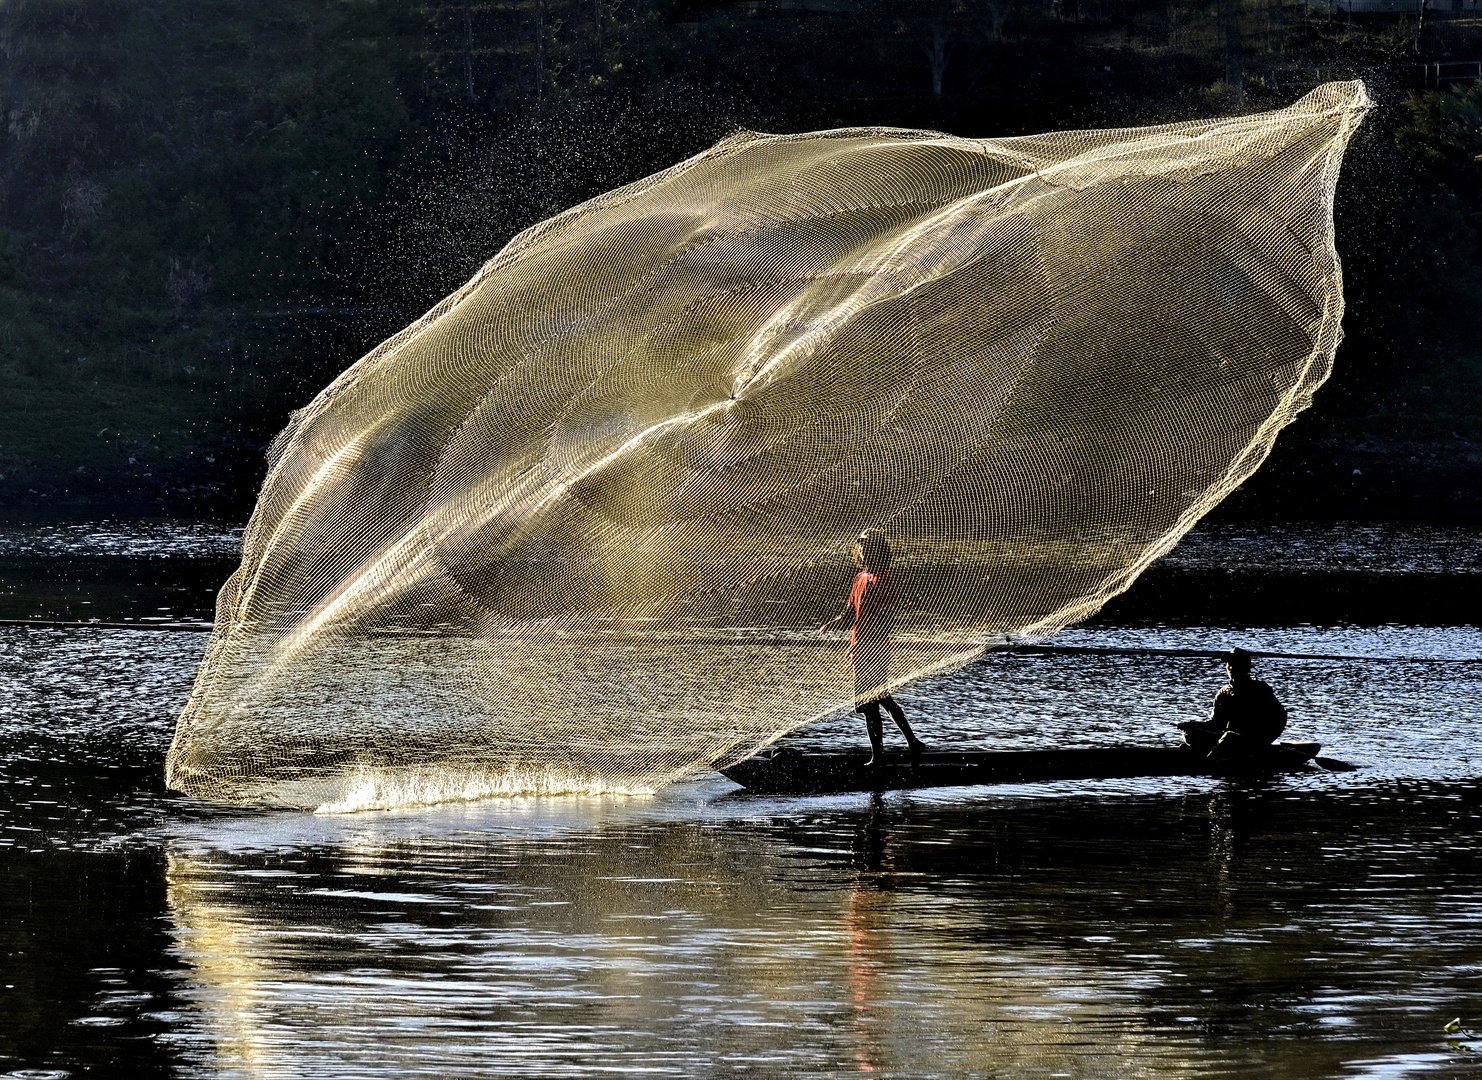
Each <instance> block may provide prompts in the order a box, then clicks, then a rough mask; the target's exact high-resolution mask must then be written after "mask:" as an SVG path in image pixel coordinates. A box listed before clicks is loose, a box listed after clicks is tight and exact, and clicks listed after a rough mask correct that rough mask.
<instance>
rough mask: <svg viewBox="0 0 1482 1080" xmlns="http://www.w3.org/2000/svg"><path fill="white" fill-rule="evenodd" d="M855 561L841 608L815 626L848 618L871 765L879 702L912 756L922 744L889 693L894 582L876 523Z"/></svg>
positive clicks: (881, 727) (878, 734)
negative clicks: (849, 584) (904, 739)
mask: <svg viewBox="0 0 1482 1080" xmlns="http://www.w3.org/2000/svg"><path fill="white" fill-rule="evenodd" d="M854 565H855V566H857V567H859V573H857V574H855V575H854V582H853V584H852V585H851V587H850V589H849V599H848V600H847V601H845V604H844V610H843V611H841V612H840V613H839V614H838V615H836V616H835V617H834V618H833V619H832V620H831V621H829V622H826V623H824V624H823V625H822V626H820V627H819V628H818V632H819V633H820V634H822V633H824V632H826V631H828V630H832V629H834V628H835V627H837V626H839V625H840V624H841V623H843V622H844V620H845V619H852V620H853V623H854V627H853V630H852V632H851V633H850V635H849V662H850V665H851V666H852V667H853V668H854V707H855V708H856V709H858V710H859V712H860V713H862V714H863V715H864V720H865V731H867V732H868V733H869V736H870V751H871V756H870V760H869V761H868V762H866V764H868V765H874V764H876V763H877V762H880V761H882V760H883V759H884V756H885V723H884V721H883V720H882V719H881V717H880V707H881V706H884V707H885V711H886V712H888V713H889V714H890V718H891V719H892V720H894V721H895V726H896V727H898V728H900V729H901V734H903V735H905V737H906V742H907V743H908V744H909V745H910V747H911V756H912V757H915V756H916V755H918V754H920V753H922V752H923V751H925V749H926V744H925V743H923V742H922V741H921V740H920V739H918V738H916V733H915V732H914V731H912V730H911V725H910V724H908V723H907V722H906V714H905V713H904V712H902V711H901V707H900V706H899V705H897V704H896V701H895V698H893V697H891V696H890V692H889V686H890V635H891V631H892V630H893V629H894V626H895V582H894V581H892V580H891V578H890V572H889V569H890V544H889V542H888V541H886V539H885V534H884V533H883V532H881V531H880V530H879V529H866V530H865V531H864V532H862V533H860V534H859V540H858V542H856V543H855V545H854Z"/></svg>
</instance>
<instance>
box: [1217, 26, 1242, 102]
mask: <svg viewBox="0 0 1482 1080" xmlns="http://www.w3.org/2000/svg"><path fill="white" fill-rule="evenodd" d="M1240 9H1241V5H1240V0H1220V5H1219V14H1220V25H1221V28H1222V29H1223V30H1224V37H1225V85H1226V86H1228V87H1229V88H1230V93H1231V94H1232V95H1233V96H1234V98H1235V104H1236V105H1237V106H1239V105H1244V104H1245V53H1244V48H1245V43H1244V41H1243V40H1242V37H1241V33H1240V15H1241V10H1240Z"/></svg>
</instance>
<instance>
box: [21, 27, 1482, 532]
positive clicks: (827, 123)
mask: <svg viewBox="0 0 1482 1080" xmlns="http://www.w3.org/2000/svg"><path fill="white" fill-rule="evenodd" d="M1428 32H1429V31H1428ZM1418 48H1419V44H1418V42H1417V38H1416V27H1415V24H1414V20H1408V21H1406V20H1403V19H1401V20H1398V21H1396V20H1394V19H1387V20H1380V21H1378V22H1375V23H1372V24H1356V23H1354V22H1353V21H1351V20H1347V19H1341V18H1334V17H1333V15H1332V14H1331V12H1330V11H1329V10H1328V9H1326V8H1324V7H1309V6H1308V5H1306V4H1300V3H1290V2H1283V0H1197V2H1196V0H1159V2H1154V0H425V2H420V0H251V2H249V0H4V2H3V3H0V65H3V67H0V75H3V77H0V109H3V115H4V128H3V130H0V507H5V508H10V509H11V510H13V511H18V510H26V511H30V512H36V513H53V512H56V510H55V508H57V507H60V506H63V505H64V504H65V505H70V506H74V507H76V508H78V512H85V513H97V512H100V510H101V511H109V510H122V511H139V510H144V511H156V512H160V511H169V512H200V513H224V514H243V513H245V511H246V508H247V507H248V506H250V502H251V496H252V490H253V487H254V485H255V484H256V483H257V481H258V480H259V479H260V475H261V471H260V470H261V448H262V446H263V444H264V443H265V442H266V441H267V440H268V439H270V438H271V436H272V434H273V433H274V432H275V431H276V430H277V429H278V428H279V427H281V425H282V424H283V423H284V421H285V418H286V416H287V413H288V411H289V410H291V409H292V408H295V407H298V406H300V405H302V404H303V403H304V402H305V401H307V400H308V399H309V398H310V397H311V396H312V395H313V393H314V392H315V391H316V390H317V389H318V388H319V387H320V386H322V385H323V384H324V383H325V382H326V381H327V380H328V379H329V378H331V377H332V376H333V375H334V374H335V373H336V372H338V371H339V370H341V369H343V368H344V367H345V366H346V365H347V364H348V363H350V362H351V361H353V360H354V359H355V358H356V357H357V356H358V355H360V354H361V353H362V352H364V351H365V350H366V349H368V348H369V347H371V346H372V345H374V344H375V343H376V342H377V341H378V340H380V339H381V338H382V337H384V336H386V335H387V334H389V333H391V332H393V331H395V330H396V329H397V328H399V327H400V326H401V325H403V324H404V323H405V322H406V321H407V320H409V319H411V318H414V317H416V316H417V315H418V314H420V313H421V312H422V311H424V310H425V309H426V308H427V307H429V306H430V305H431V304H433V303H435V302H436V301H437V300H438V299H439V298H440V297H441V296H442V295H444V294H445V293H447V292H448V291H450V290H451V289H453V288H455V287H456V286H457V285H458V284H460V283H461V282H462V281H463V280H465V279H466V278H467V276H468V275H469V274H470V273H472V272H473V271H474V270H475V269H476V268H477V267H478V265H479V264H480V263H482V262H483V261H484V260H486V259H487V258H489V257H490V256H492V255H493V254H494V253H495V252H497V251H498V249H499V248H500V247H501V246H502V245H503V244H504V243H505V242H506V241H507V240H508V239H509V238H510V236H512V235H513V234H514V233H516V232H517V231H519V230H520V229H522V228H525V227H527V226H528V225H530V224H533V223H534V222H536V221H539V220H541V219H542V218H544V217H547V216H549V215H550V214H553V213H556V212H558V211H560V210H561V209H564V208H565V207H567V206H570V205H572V204H574V203H577V202H580V201H581V200H583V199H586V198H590V197H592V196H593V195H596V194H599V193H600V192H602V191H605V190H608V189H610V188H612V187H615V186H617V185H619V184H622V183H626V182H628V181H630V180H633V179H635V178H638V177H640V176H643V175H645V174H647V173H650V172H653V171H655V170H657V169H660V168H663V167H665V166H667V165H669V164H672V163H673V162H674V161H676V160H678V159H680V158H683V157H685V156H687V155H689V154H692V153H695V152H697V151H699V150H701V149H703V148H704V147H706V146H708V145H710V144H711V143H712V142H714V141H715V140H716V139H718V138H720V137H722V136H724V135H726V134H728V133H729V132H731V131H734V130H735V129H736V128H738V127H749V128H753V129H759V130H773V131H786V130H807V129H817V128H825V127H833V126H840V125H851V124H890V125H899V126H906V127H932V128H940V129H945V130H949V131H953V132H955V133H958V134H962V135H969V136H973V135H1001V134H1014V133H1020V132H1027V131H1035V130H1044V129H1053V128H1057V127H1078V126H1093V125H1109V124H1134V123H1151V122H1158V121H1161V120H1172V119H1181V118H1187V117H1191V116H1201V115H1212V114H1216V113H1219V112H1221V111H1230V110H1241V109H1254V108H1268V107H1274V106H1277V105H1281V104H1285V103H1287V102H1289V101H1291V100H1292V99H1293V98H1295V97H1296V96H1298V95H1299V94H1300V93H1302V92H1303V91H1304V89H1305V88H1307V87H1309V86H1310V85H1312V84H1313V83H1314V82H1315V81H1317V80H1318V79H1319V78H1330V77H1343V76H1344V75H1346V74H1348V73H1349V72H1350V71H1355V70H1356V71H1358V72H1359V73H1362V74H1364V75H1365V77H1367V78H1369V79H1371V80H1372V81H1375V82H1377V84H1378V85H1379V87H1380V91H1381V97H1382V99H1383V100H1385V101H1387V102H1389V103H1390V105H1389V107H1388V108H1387V110H1386V109H1381V110H1380V115H1379V116H1378V117H1377V118H1376V121H1375V122H1374V123H1373V124H1371V125H1370V127H1369V130H1368V131H1366V132H1365V134H1364V136H1363V139H1362V140H1361V142H1360V145H1359V146H1358V147H1357V148H1356V153H1355V154H1354V155H1353V156H1352V157H1351V160H1350V177H1349V178H1347V179H1346V180H1345V185H1344V192H1345V195H1344V200H1345V201H1344V202H1342V203H1341V204H1340V207H1339V216H1340V233H1341V238H1342V243H1343V245H1344V254H1345V258H1346V260H1347V262H1346V265H1347V268H1348V274H1349V282H1350V320H1349V339H1348V341H1349V343H1348V345H1347V346H1345V353H1344V356H1343V361H1342V363H1343V365H1344V366H1343V367H1342V369H1341V370H1343V371H1345V372H1352V373H1355V374H1353V375H1352V376H1347V377H1346V378H1347V381H1346V382H1341V383H1340V386H1339V387H1338V390H1337V392H1335V394H1334V395H1332V400H1334V401H1339V402H1344V401H1346V402H1347V403H1348V404H1347V405H1345V406H1344V407H1343V408H1339V409H1337V410H1336V411H1335V415H1338V416H1340V417H1347V419H1346V420H1344V421H1343V422H1345V423H1350V424H1351V425H1352V424H1358V425H1360V426H1362V425H1363V424H1366V423H1369V421H1370V420H1371V419H1372V418H1373V416H1375V415H1378V413H1377V412H1376V406H1375V405H1374V401H1375V398H1374V394H1373V392H1372V389H1373V388H1374V387H1380V386H1390V387H1397V386H1400V385H1402V384H1404V382H1405V380H1406V379H1412V378H1417V377H1419V376H1418V375H1417V374H1416V372H1418V371H1420V370H1421V368H1423V367H1425V365H1428V364H1429V365H1431V366H1434V364H1435V363H1436V362H1438V361H1439V360H1444V359H1450V358H1455V357H1462V356H1471V355H1472V354H1473V353H1475V351H1476V350H1475V349H1474V348H1473V347H1472V345H1471V341H1472V340H1473V339H1474V337H1475V332H1476V327H1475V326H1474V320H1475V318H1476V310H1477V308H1478V305H1476V304H1475V303H1473V302H1471V300H1470V298H1471V297H1472V296H1474V295H1475V293H1476V290H1477V278H1476V274H1477V256H1478V253H1477V250H1476V238H1477V213H1478V203H1479V200H1482V196H1479V195H1478V192H1479V191H1482V187H1479V185H1478V184H1477V182H1476V180H1477V176H1476V170H1477V169H1478V168H1479V167H1482V166H1479V165H1478V164H1477V162H1476V161H1475V153H1476V152H1477V151H1478V150H1482V147H1479V148H1477V149H1471V148H1472V146H1473V143H1474V142H1475V141H1476V140H1477V139H1478V138H1479V136H1478V135H1477V133H1476V129H1477V122H1476V116H1475V113H1476V108H1477V98H1476V92H1475V91H1468V92H1467V93H1464V94H1459V95H1446V94H1430V95H1426V96H1424V97H1419V98H1416V99H1414V100H1413V101H1412V102H1411V104H1410V105H1409V106H1408V107H1406V108H1405V109H1404V110H1402V111H1403V113H1404V115H1403V116H1401V115H1400V111H1397V109H1396V108H1395V105H1394V103H1397V102H1399V101H1400V100H1401V97H1402V92H1401V90H1402V87H1403V85H1404V79H1405V78H1406V76H1405V74H1404V73H1405V72H1406V71H1407V70H1408V69H1406V68H1405V67H1404V65H1406V64H1413V63H1414V62H1415V59H1416V56H1417V49H1418ZM1468 110H1471V111H1470V112H1468ZM1469 124H1470V125H1471V126H1470V127H1469V126H1468V125H1469ZM1397 128H1401V129H1402V130H1399V131H1398V132H1397V131H1396V129H1397ZM1469 140H1470V141H1469ZM1468 154H1472V155H1473V156H1472V157H1470V158H1469V157H1468ZM1453 366H1454V365H1453ZM1464 367H1465V365H1462V368H1464ZM1457 370H1461V368H1457ZM1345 386H1346V387H1347V388H1348V389H1346V390H1345V389H1344V387H1345ZM1345 410H1346V411H1345ZM1378 412H1382V409H1380V410H1378ZM1478 434H1482V432H1478Z"/></svg>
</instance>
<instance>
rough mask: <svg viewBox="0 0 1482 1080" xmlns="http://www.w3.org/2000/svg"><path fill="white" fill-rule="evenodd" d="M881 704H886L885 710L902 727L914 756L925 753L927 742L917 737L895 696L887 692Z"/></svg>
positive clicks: (902, 732)
mask: <svg viewBox="0 0 1482 1080" xmlns="http://www.w3.org/2000/svg"><path fill="white" fill-rule="evenodd" d="M880 704H881V705H883V706H885V711H886V712H888V713H889V714H890V718H891V719H892V720H894V721H895V726H896V727H898V728H900V729H901V734H902V735H904V736H905V737H906V742H907V744H909V745H910V747H911V754H912V756H915V755H917V754H922V753H925V752H926V744H925V743H924V742H922V741H921V740H920V739H918V738H916V733H915V732H914V731H912V730H911V725H910V724H909V723H908V722H907V720H906V714H905V712H904V711H903V710H902V709H901V707H900V706H899V705H898V704H896V700H895V698H893V697H891V696H890V695H889V694H886V695H885V696H884V697H883V698H881V699H880Z"/></svg>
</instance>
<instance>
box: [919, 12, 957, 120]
mask: <svg viewBox="0 0 1482 1080" xmlns="http://www.w3.org/2000/svg"><path fill="white" fill-rule="evenodd" d="M921 51H922V52H923V53H925V54H926V59H927V61H928V62H929V63H930V64H931V96H932V100H933V101H935V102H936V103H937V104H938V105H940V104H941V103H942V76H943V75H944V74H946V71H947V58H948V57H950V56H951V55H952V50H951V49H949V48H947V31H945V30H943V29H942V28H941V27H940V26H933V27H932V28H931V48H929V49H928V48H927V47H926V46H925V45H923V46H921Z"/></svg>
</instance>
